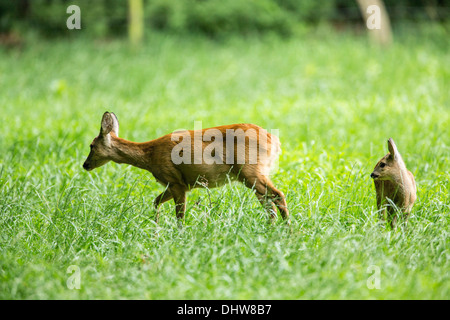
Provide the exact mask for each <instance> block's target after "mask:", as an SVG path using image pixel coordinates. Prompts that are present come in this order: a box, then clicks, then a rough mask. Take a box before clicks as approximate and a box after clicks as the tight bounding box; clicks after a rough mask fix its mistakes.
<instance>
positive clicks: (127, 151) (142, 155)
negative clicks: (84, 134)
mask: <svg viewBox="0 0 450 320" xmlns="http://www.w3.org/2000/svg"><path fill="white" fill-rule="evenodd" d="M237 131H239V132H241V133H242V132H244V133H245V132H250V131H251V132H254V133H256V134H253V135H252V134H248V135H247V134H245V136H244V138H243V139H239V138H238V139H234V138H235V137H234V136H232V137H231V138H232V139H229V138H230V135H229V133H230V132H237ZM181 137H182V138H183V139H182V140H181V141H180V138H181ZM198 137H200V140H199V139H198ZM206 137H208V138H206ZM191 138H192V139H191ZM213 138H214V139H213ZM189 140H190V142H189ZM216 140H217V141H216ZM186 141H188V143H189V144H188V147H187V148H184V149H183V148H181V150H180V148H179V147H180V146H181V144H185V143H186ZM230 141H231V142H230ZM213 143H215V146H216V148H211V145H212V144H213ZM217 143H219V144H217ZM185 145H186V144H185ZM217 146H220V150H218V149H217ZM252 146H253V148H252ZM255 146H256V147H257V148H258V149H260V150H259V151H260V152H257V153H255V152H256V150H255V149H254V147H255ZM90 148H91V151H90V153H89V156H88V157H87V159H86V161H85V162H84V164H83V168H84V169H86V170H88V171H89V170H92V169H95V168H98V167H100V166H102V165H104V164H106V163H107V162H109V161H114V162H116V163H126V164H130V165H132V166H135V167H138V168H141V169H145V170H148V171H150V172H151V173H152V175H153V176H154V177H155V179H156V180H157V181H158V182H159V183H160V184H162V185H163V186H164V187H165V188H166V190H165V191H164V192H163V193H161V194H160V195H159V196H158V197H156V199H155V201H154V208H155V210H156V212H157V213H156V220H157V219H158V206H159V205H160V204H162V203H164V202H166V201H168V200H171V199H173V200H174V202H175V211H176V216H177V218H178V219H183V217H184V214H185V211H186V193H187V192H188V191H189V190H190V189H192V188H198V187H209V188H213V187H217V186H220V185H223V184H226V183H227V182H229V181H233V180H237V181H241V182H242V183H244V185H245V186H247V187H248V188H251V189H253V190H254V192H255V194H256V196H257V198H258V200H259V201H260V203H261V204H262V205H263V207H264V208H265V209H266V210H267V211H268V213H269V217H270V220H271V222H273V221H274V220H275V219H276V210H277V208H278V210H279V211H280V213H281V215H282V217H283V218H284V219H285V220H287V223H288V224H289V223H290V220H289V211H288V208H287V205H286V199H285V196H284V194H283V192H281V191H279V190H277V189H276V188H275V186H274V185H273V183H272V182H271V181H270V179H269V177H268V173H269V171H270V169H271V168H272V167H273V164H274V161H275V159H276V157H277V156H278V154H279V152H280V142H279V139H278V138H277V137H276V136H274V135H271V134H270V133H268V132H267V131H266V130H264V129H263V128H260V127H258V126H256V125H253V124H234V125H226V126H219V127H214V128H209V129H202V130H189V131H187V130H186V131H177V132H174V133H172V134H167V135H165V136H162V137H160V138H157V139H155V140H151V141H148V142H143V143H137V142H132V141H127V140H125V139H122V138H119V122H118V120H117V117H116V115H115V114H114V113H109V112H105V113H104V114H103V118H102V121H101V128H100V134H99V135H98V136H97V137H96V138H95V139H94V140H93V141H92V143H91V145H90ZM211 149H212V150H211ZM261 150H262V151H263V152H261ZM174 151H176V152H174ZM198 151H200V154H201V155H202V154H208V152H209V154H210V155H211V157H210V159H207V158H206V159H200V161H199V160H198V157H197V155H198ZM243 152H244V154H243ZM180 155H182V156H183V157H184V158H183V159H184V160H187V161H179V160H180ZM243 155H244V156H247V157H244V159H243V158H242V156H243ZM252 156H253V159H254V161H253V162H252V161H251V160H252V159H251V158H252ZM230 157H231V158H230ZM174 160H175V161H174ZM211 160H213V161H211ZM224 160H226V161H224Z"/></svg>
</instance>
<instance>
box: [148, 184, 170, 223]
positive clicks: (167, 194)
mask: <svg viewBox="0 0 450 320" xmlns="http://www.w3.org/2000/svg"><path fill="white" fill-rule="evenodd" d="M172 198H173V196H172V194H171V193H170V191H169V190H166V191H164V192H163V193H161V194H160V195H159V196H157V197H156V199H155V201H154V202H153V207H154V208H155V210H156V219H155V220H156V223H158V220H159V209H158V208H159V205H160V204H162V203H164V202H166V201H169V200H170V199H172Z"/></svg>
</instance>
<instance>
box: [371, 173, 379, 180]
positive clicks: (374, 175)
mask: <svg viewBox="0 0 450 320" xmlns="http://www.w3.org/2000/svg"><path fill="white" fill-rule="evenodd" d="M370 177H371V178H372V179H375V178H378V177H379V175H378V174H376V173H374V172H372V173H371V174H370Z"/></svg>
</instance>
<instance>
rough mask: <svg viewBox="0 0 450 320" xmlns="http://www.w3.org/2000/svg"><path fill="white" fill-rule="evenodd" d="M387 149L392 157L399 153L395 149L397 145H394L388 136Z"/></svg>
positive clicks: (396, 156) (394, 157)
mask: <svg viewBox="0 0 450 320" xmlns="http://www.w3.org/2000/svg"><path fill="white" fill-rule="evenodd" d="M388 149H389V153H390V154H391V157H392V158H393V159H396V158H398V156H399V155H400V154H399V152H398V150H397V146H396V145H395V142H394V140H393V139H392V138H389V140H388Z"/></svg>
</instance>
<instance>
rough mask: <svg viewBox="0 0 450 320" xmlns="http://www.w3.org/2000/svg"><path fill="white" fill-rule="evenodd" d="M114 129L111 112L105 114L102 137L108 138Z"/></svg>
mask: <svg viewBox="0 0 450 320" xmlns="http://www.w3.org/2000/svg"><path fill="white" fill-rule="evenodd" d="M113 129H114V120H113V116H112V115H111V113H109V112H105V113H104V114H103V117H102V126H101V128H100V135H101V136H106V135H107V134H109V133H110V132H111V131H113Z"/></svg>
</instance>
